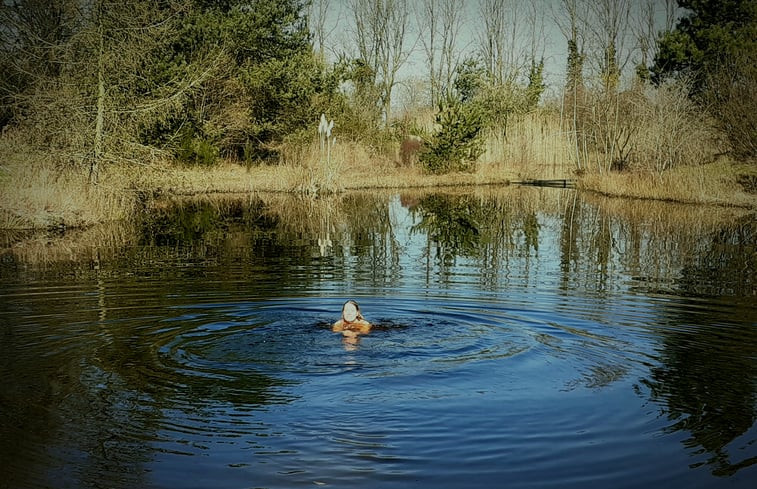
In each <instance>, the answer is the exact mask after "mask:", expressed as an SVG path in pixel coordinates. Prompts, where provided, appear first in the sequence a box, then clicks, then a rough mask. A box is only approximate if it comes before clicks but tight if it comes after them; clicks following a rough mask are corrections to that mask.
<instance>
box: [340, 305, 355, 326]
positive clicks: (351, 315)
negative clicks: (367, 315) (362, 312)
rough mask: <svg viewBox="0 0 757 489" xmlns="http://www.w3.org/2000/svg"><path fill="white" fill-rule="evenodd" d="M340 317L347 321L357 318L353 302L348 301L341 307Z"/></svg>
mask: <svg viewBox="0 0 757 489" xmlns="http://www.w3.org/2000/svg"><path fill="white" fill-rule="evenodd" d="M342 317H343V318H344V320H345V321H347V322H348V323H351V322H353V321H354V320H356V319H357V306H356V305H355V303H354V302H348V303H346V304H345V305H344V307H343V308H342Z"/></svg>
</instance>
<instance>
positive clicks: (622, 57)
mask: <svg viewBox="0 0 757 489" xmlns="http://www.w3.org/2000/svg"><path fill="white" fill-rule="evenodd" d="M590 5H591V14H592V15H591V22H589V24H588V27H589V32H590V34H591V38H592V39H591V41H592V44H593V50H592V52H593V54H594V56H593V58H591V59H592V60H593V61H594V63H595V66H596V68H597V72H598V74H599V77H600V79H601V81H602V86H603V88H604V89H605V90H606V91H607V92H613V91H615V90H617V88H618V85H619V83H620V75H621V73H622V72H623V69H624V68H625V66H626V64H627V63H628V61H629V59H630V57H631V51H630V49H628V45H627V37H628V34H629V19H630V12H631V0H595V1H594V2H591V4H590Z"/></svg>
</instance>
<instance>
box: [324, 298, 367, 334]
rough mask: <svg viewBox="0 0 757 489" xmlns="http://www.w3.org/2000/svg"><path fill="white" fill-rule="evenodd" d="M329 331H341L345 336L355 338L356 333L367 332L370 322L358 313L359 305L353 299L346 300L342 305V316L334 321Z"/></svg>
mask: <svg viewBox="0 0 757 489" xmlns="http://www.w3.org/2000/svg"><path fill="white" fill-rule="evenodd" d="M331 331H333V332H335V333H342V335H344V337H345V338H355V339H357V336H358V335H361V334H368V333H369V332H370V331H371V323H369V322H368V321H366V320H365V319H364V318H363V315H362V314H360V306H358V305H357V302H355V301H352V300H350V301H347V302H345V303H344V306H342V318H341V319H340V320H339V321H337V322H335V323H334V325H333V326H332V327H331Z"/></svg>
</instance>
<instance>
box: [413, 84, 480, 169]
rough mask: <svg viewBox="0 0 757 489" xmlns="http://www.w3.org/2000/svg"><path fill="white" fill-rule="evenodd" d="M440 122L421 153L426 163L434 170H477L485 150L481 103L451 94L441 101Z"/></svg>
mask: <svg viewBox="0 0 757 489" xmlns="http://www.w3.org/2000/svg"><path fill="white" fill-rule="evenodd" d="M436 123H437V124H438V125H439V126H440V127H439V130H438V131H437V132H436V134H434V135H433V136H432V137H431V138H430V140H429V141H428V144H427V145H426V148H425V149H424V151H423V152H422V153H421V154H420V157H419V159H420V162H421V164H422V165H423V167H424V168H425V169H426V170H428V171H430V172H431V173H447V172H451V171H473V170H475V163H476V160H477V159H478V157H479V156H481V154H482V153H483V144H482V141H481V137H480V136H481V129H482V128H483V118H482V116H481V111H480V110H479V109H478V108H477V106H476V105H474V104H471V103H462V102H461V101H460V100H458V99H456V98H453V97H447V99H446V100H444V101H442V102H440V104H439V112H438V114H437V115H436Z"/></svg>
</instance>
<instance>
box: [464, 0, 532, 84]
mask: <svg viewBox="0 0 757 489" xmlns="http://www.w3.org/2000/svg"><path fill="white" fill-rule="evenodd" d="M536 10H537V7H536V4H535V3H534V2H531V3H530V4H529V5H526V4H525V3H523V2H519V1H517V0H479V4H478V14H479V19H478V20H479V21H480V22H481V25H482V29H481V30H479V31H478V33H477V34H478V43H479V52H480V54H481V56H482V58H483V59H484V62H485V64H486V70H487V72H488V73H489V75H490V76H491V78H492V81H493V82H494V83H495V84H496V85H505V84H508V83H512V82H514V81H515V80H516V79H518V77H519V76H520V75H522V74H523V73H524V72H525V69H526V68H527V66H528V65H529V63H530V62H531V61H533V57H531V59H528V58H529V55H530V54H534V53H536V52H537V51H538V48H537V46H538V45H539V44H540V43H541V42H542V41H539V40H536V39H535V36H536V34H537V32H538V31H539V28H538V22H537V19H536V17H535V16H534V12H535V11H536Z"/></svg>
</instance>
